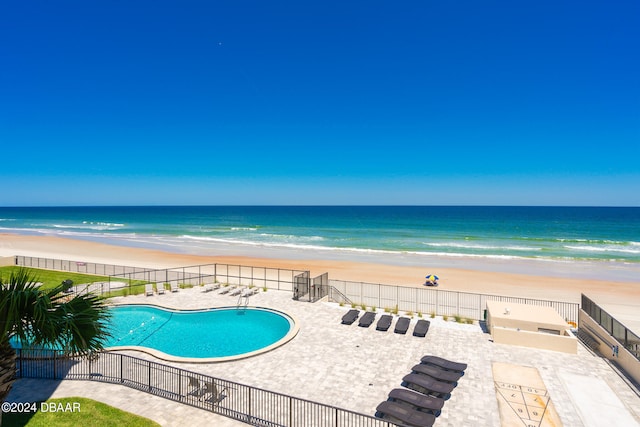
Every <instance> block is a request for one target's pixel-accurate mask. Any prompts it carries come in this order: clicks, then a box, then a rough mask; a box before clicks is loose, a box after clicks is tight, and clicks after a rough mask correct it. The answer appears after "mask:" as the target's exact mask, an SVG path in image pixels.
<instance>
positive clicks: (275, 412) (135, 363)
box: [16, 349, 396, 427]
mask: <svg viewBox="0 0 640 427" xmlns="http://www.w3.org/2000/svg"><path fill="white" fill-rule="evenodd" d="M17 353H18V358H17V360H16V367H17V376H18V378H41V379H56V380H63V379H64V380H85V381H97V382H105V383H113V384H120V385H124V386H126V387H130V388H133V389H136V390H140V391H143V392H146V393H150V394H153V395H156V396H160V397H163V398H165V399H169V400H172V401H175V402H180V403H183V404H186V405H190V406H194V407H196V408H200V409H204V410H208V411H211V412H214V413H216V414H220V415H223V416H225V417H229V418H233V419H236V420H239V421H242V422H245V423H248V424H251V425H254V426H265V427H280V426H281V427H298V426H299V427H390V426H395V425H396V424H394V423H393V422H390V421H386V420H382V419H379V418H375V417H372V416H369V415H365V414H360V413H357V412H354V411H349V410H346V409H341V408H338V407H335V406H331V405H325V404H322V403H318V402H312V401H309V400H306V399H300V398H296V397H293V396H289V395H286V394H282V393H276V392H272V391H268V390H263V389H260V388H256V387H251V386H248V385H245V384H240V383H236V382H233V381H227V380H223V379H220V378H215V377H211V376H208V375H203V374H199V373H197V372H192V371H188V370H185V369H180V368H176V367H173V366H169V365H164V364H161V363H157V362H152V361H149V360H145V359H139V358H136V357H133V356H128V355H124V354H120V353H109V352H102V353H98V354H96V355H95V357H93V358H76V357H63V355H62V353H60V352H57V351H51V350H44V351H42V350H24V349H22V350H17Z"/></svg>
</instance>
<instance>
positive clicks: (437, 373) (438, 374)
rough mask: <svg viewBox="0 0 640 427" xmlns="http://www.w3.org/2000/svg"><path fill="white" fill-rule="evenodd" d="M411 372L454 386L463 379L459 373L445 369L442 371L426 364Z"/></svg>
mask: <svg viewBox="0 0 640 427" xmlns="http://www.w3.org/2000/svg"><path fill="white" fill-rule="evenodd" d="M411 370H412V371H413V372H414V373H416V374H422V375H428V376H430V377H431V378H433V379H436V380H438V381H443V382H446V383H452V384H454V383H456V382H458V380H459V379H460V377H462V374H461V373H459V372H455V371H445V370H444V369H440V368H438V367H436V366H433V365H425V364H424V363H420V364H419V365H415V366H414V367H413V368H411Z"/></svg>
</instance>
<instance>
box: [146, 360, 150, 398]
mask: <svg viewBox="0 0 640 427" xmlns="http://www.w3.org/2000/svg"><path fill="white" fill-rule="evenodd" d="M147 366H148V367H149V384H148V385H149V393H151V362H150V361H149V362H147Z"/></svg>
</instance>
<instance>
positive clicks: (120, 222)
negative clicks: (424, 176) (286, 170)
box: [0, 206, 640, 281]
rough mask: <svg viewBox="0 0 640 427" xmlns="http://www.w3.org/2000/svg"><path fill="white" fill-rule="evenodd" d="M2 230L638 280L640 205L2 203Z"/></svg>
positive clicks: (191, 248) (178, 249) (217, 251)
mask: <svg viewBox="0 0 640 427" xmlns="http://www.w3.org/2000/svg"><path fill="white" fill-rule="evenodd" d="M0 232H3V233H19V234H31V235H54V236H59V237H67V238H75V239H84V240H91V241H96V242H102V243H109V244H116V245H124V246H133V247H143V248H151V249H161V250H165V251H169V252H174V253H192V254H198V255H246V256H259V257H274V258H296V259H346V260H355V261H371V262H383V263H390V264H395V265H418V266H425V267H430V268H432V269H433V268H437V267H453V268H469V269H481V270H488V271H504V272H522V273H526V274H540V275H552V276H567V277H589V278H593V276H594V275H595V276H602V278H603V280H623V281H640V208H615V207H490V206H145V207H131V206H126V207H124V206H121V207H116V206H109V207H29V208H18V207H16V208H7V207H5V208H0Z"/></svg>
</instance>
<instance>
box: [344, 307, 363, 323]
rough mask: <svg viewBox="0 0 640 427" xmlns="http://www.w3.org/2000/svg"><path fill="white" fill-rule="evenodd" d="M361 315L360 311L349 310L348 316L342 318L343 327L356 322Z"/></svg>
mask: <svg viewBox="0 0 640 427" xmlns="http://www.w3.org/2000/svg"><path fill="white" fill-rule="evenodd" d="M359 315H360V312H359V311H358V310H349V311H348V312H347V314H345V315H344V316H342V324H343V325H350V324H352V323H353V322H355V321H356V319H357V318H358V316H359Z"/></svg>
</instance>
